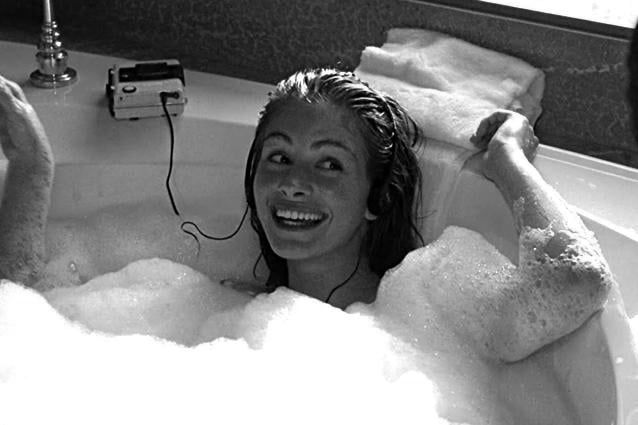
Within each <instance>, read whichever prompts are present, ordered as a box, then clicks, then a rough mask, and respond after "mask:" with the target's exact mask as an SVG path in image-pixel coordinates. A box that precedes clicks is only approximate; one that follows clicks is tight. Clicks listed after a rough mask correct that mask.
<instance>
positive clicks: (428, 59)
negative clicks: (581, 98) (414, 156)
mask: <svg viewBox="0 0 638 425" xmlns="http://www.w3.org/2000/svg"><path fill="white" fill-rule="evenodd" d="M355 74H357V76H358V77H359V78H360V79H361V80H363V81H366V82H368V83H369V84H370V85H371V86H372V87H374V88H376V89H378V90H380V91H382V92H385V93H387V94H388V95H390V96H392V97H393V98H394V99H396V100H397V101H399V103H401V105H403V107H405V108H406V109H407V110H408V111H409V112H410V114H411V115H412V117H413V118H414V119H415V121H416V122H417V123H418V124H419V125H420V126H421V128H422V130H423V132H424V135H425V136H426V137H428V138H433V139H437V140H439V141H443V142H448V143H453V144H455V145H458V146H461V147H464V148H467V149H471V150H475V148H474V146H473V145H472V144H471V143H470V141H469V139H470V137H471V136H472V134H474V132H475V131H476V128H477V127H478V124H479V122H480V121H481V119H483V118H485V117H487V116H488V115H489V114H490V113H491V112H493V111H494V110H495V109H503V108H504V109H510V110H513V111H516V112H519V113H521V114H523V115H525V116H526V117H527V118H528V119H529V120H530V122H531V123H532V124H533V123H534V122H535V121H536V119H537V118H538V116H539V115H540V113H541V105H540V101H541V97H542V95H543V90H544V88H545V75H544V74H543V72H542V71H541V70H539V69H537V68H534V67H533V66H531V65H529V64H528V63H526V62H524V61H522V60H520V59H518V58H515V57H512V56H508V55H505V54H503V53H499V52H495V51H493V50H488V49H485V48H482V47H479V46H476V45H474V44H471V43H468V42H466V41H463V40H459V39H457V38H453V37H450V36H448V35H445V34H441V33H437V32H433V31H426V30H421V29H407V28H393V29H391V30H389V31H388V36H387V41H386V43H385V44H383V45H382V46H381V47H375V46H368V47H366V48H365V49H364V50H363V52H362V54H361V62H360V64H359V66H358V67H357V69H355Z"/></svg>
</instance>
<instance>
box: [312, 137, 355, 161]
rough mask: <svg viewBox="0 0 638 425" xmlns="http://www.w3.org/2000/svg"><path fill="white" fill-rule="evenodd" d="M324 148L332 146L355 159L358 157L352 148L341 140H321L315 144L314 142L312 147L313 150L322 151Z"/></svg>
mask: <svg viewBox="0 0 638 425" xmlns="http://www.w3.org/2000/svg"><path fill="white" fill-rule="evenodd" d="M324 146H332V147H335V148H338V149H342V150H344V151H346V152H347V153H348V154H350V155H352V156H353V157H354V158H356V157H357V155H355V153H354V151H353V150H352V149H351V148H350V146H348V145H347V144H346V143H344V142H342V141H340V140H335V139H321V140H317V141H315V142H312V145H310V147H311V148H312V149H320V148H322V147H324Z"/></svg>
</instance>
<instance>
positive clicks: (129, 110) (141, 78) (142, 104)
mask: <svg viewBox="0 0 638 425" xmlns="http://www.w3.org/2000/svg"><path fill="white" fill-rule="evenodd" d="M184 85H185V83H184V69H183V68H182V65H181V64H180V63H179V61H177V60H176V59H163V60H157V61H141V62H126V63H121V64H116V65H114V66H113V68H110V69H109V71H108V83H107V84H106V96H107V97H108V99H109V111H110V112H111V115H113V117H114V118H115V119H137V118H146V117H159V116H163V115H165V112H164V107H163V106H162V101H163V100H164V101H165V103H166V109H167V110H168V113H169V114H170V115H174V116H177V115H180V114H182V113H183V112H184V106H185V105H186V101H187V99H186V95H185V92H184Z"/></svg>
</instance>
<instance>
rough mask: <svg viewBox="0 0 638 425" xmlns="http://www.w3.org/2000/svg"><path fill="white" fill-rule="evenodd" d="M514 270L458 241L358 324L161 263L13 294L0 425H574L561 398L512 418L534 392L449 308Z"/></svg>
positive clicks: (6, 298)
mask: <svg viewBox="0 0 638 425" xmlns="http://www.w3.org/2000/svg"><path fill="white" fill-rule="evenodd" d="M462 246H465V247H466V249H465V250H460V251H459V250H457V249H458V248H460V247H462ZM468 255H471V257H468ZM452 266H454V267H452ZM446 267H451V270H449V272H446V271H445V269H446ZM511 268H513V266H512V265H511V264H509V263H508V261H507V260H506V259H505V258H504V257H502V256H500V254H498V253H497V252H496V251H495V250H494V249H493V248H492V249H490V248H489V244H487V243H486V242H485V241H484V240H482V238H481V237H480V235H477V234H475V233H474V232H470V231H467V230H463V229H458V228H452V229H449V230H446V232H445V233H444V234H443V236H442V237H441V238H440V239H439V240H438V241H437V242H435V243H434V244H431V245H430V246H428V247H426V248H423V249H422V250H419V251H417V252H415V253H414V254H411V255H410V256H409V257H408V258H407V259H406V261H405V262H404V263H403V264H402V265H400V266H399V267H397V268H395V269H394V270H393V271H391V272H390V273H389V274H388V275H387V276H386V277H385V278H384V279H383V281H382V283H381V287H380V291H379V296H378V299H377V301H376V302H375V303H373V304H370V305H364V304H355V305H353V306H351V307H349V308H348V309H347V311H346V312H344V311H341V310H338V309H335V308H332V307H331V306H329V305H327V304H324V303H322V302H320V301H317V300H315V299H312V298H309V297H306V296H303V295H301V294H298V293H296V292H293V291H291V290H287V289H285V288H280V289H278V290H277V291H275V292H274V293H272V294H262V295H258V296H256V297H254V298H248V297H246V296H245V295H242V294H238V293H235V292H234V291H232V290H231V289H229V288H225V287H223V286H222V285H220V284H219V283H218V282H215V281H211V280H210V279H208V278H207V277H205V276H204V275H203V274H201V273H199V272H197V271H195V270H193V269H192V268H190V267H188V266H184V265H180V264H176V263H174V262H172V261H170V260H165V259H149V260H140V261H136V262H133V263H131V264H129V265H128V266H126V267H125V268H123V269H122V270H120V271H118V272H115V273H111V274H107V275H105V276H101V277H97V278H95V279H93V280H91V281H89V282H87V283H86V284H85V285H82V286H77V287H68V288H58V289H54V290H50V291H47V292H45V293H44V294H40V293H38V292H36V291H34V290H31V289H27V288H24V287H22V286H19V285H17V284H14V283H11V282H8V281H3V283H2V284H0V347H2V356H0V400H2V401H3V402H2V405H3V407H2V411H1V412H0V423H2V424H3V425H4V424H7V425H13V424H36V423H45V422H52V423H58V422H64V423H65V424H76V423H78V424H79V423H82V424H84V423H87V422H90V423H98V424H99V423H105V424H106V423H109V424H111V423H122V424H128V423H157V424H162V423H176V422H177V423H194V424H197V423H210V422H211V421H215V420H217V421H219V422H223V423H249V422H256V421H259V422H262V423H283V424H286V423H295V424H297V423H311V424H312V423H362V424H366V423H369V424H375V423H390V422H392V423H402V424H403V423H406V424H409V423H428V424H429V423H432V424H447V423H452V422H454V423H473V424H484V423H490V424H505V423H513V422H516V423H520V424H524V423H553V424H563V423H574V422H575V421H573V420H571V419H573V415H570V413H569V412H568V410H569V407H566V406H564V405H562V404H561V401H560V400H564V397H562V398H561V397H553V396H552V394H553V393H552V392H551V391H549V395H544V400H545V401H546V403H547V404H546V405H544V409H541V410H542V411H540V412H534V415H535V418H534V420H529V421H528V420H527V419H529V418H525V417H521V416H520V414H519V415H518V416H513V413H512V411H510V410H509V408H508V406H509V405H510V402H512V400H513V398H515V397H516V393H517V391H518V392H519V394H518V395H519V396H520V399H525V400H528V399H529V397H530V396H532V397H533V392H530V390H529V388H527V387H526V386H524V385H523V386H521V385H520V381H518V380H512V382H515V383H516V385H514V386H507V385H504V384H503V383H502V382H501V381H499V376H501V375H502V373H501V372H502V368H503V366H499V365H496V364H493V363H490V362H487V361H485V360H483V358H482V357H481V356H480V355H479V354H477V352H476V350H474V349H473V347H472V346H471V344H468V343H467V341H465V339H464V338H463V337H462V335H458V334H457V333H456V331H455V330H454V327H453V326H452V325H453V323H452V322H451V320H450V318H449V317H445V315H443V314H441V308H438V307H439V306H437V302H438V301H437V300H441V301H442V300H443V297H444V296H447V297H448V299H449V296H450V292H449V291H450V290H457V289H458V290H459V291H461V290H463V289H462V288H463V285H461V284H458V283H455V276H456V277H464V276H468V275H469V274H472V273H473V274H476V273H488V274H489V279H497V278H498V276H497V274H498V273H507V272H509V270H510V269H511ZM429 279H431V280H429ZM489 279H488V280H483V282H486V281H489ZM450 288H451V289H450ZM432 291H434V295H432ZM446 292H447V295H446ZM437 294H439V295H440V297H441V298H437V297H438V295H437ZM47 300H48V301H47ZM448 305H449V303H448ZM107 332H108V333H107ZM140 333H143V334H146V335H141V334H140ZM116 334H117V335H116ZM527 370H528V372H530V371H531V372H530V373H528V374H527V375H526V377H527V378H529V379H530V380H534V383H535V384H537V383H538V382H539V380H540V381H543V380H546V381H547V380H551V379H555V377H554V376H555V375H554V374H552V373H542V374H541V373H536V372H537V371H538V368H537V366H536V365H531V366H529V368H528V369H527ZM543 382H545V381H543ZM547 382H549V381H547ZM541 383H542V382H541ZM550 384H551V382H550ZM539 388H543V392H544V393H545V392H547V391H546V389H547V388H553V387H552V386H551V385H549V386H548V385H545V386H543V385H539ZM514 401H515V400H514ZM443 418H445V419H443ZM449 421H452V422H449Z"/></svg>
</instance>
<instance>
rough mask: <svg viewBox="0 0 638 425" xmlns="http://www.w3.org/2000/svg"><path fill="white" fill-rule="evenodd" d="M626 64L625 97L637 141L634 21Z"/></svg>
mask: <svg viewBox="0 0 638 425" xmlns="http://www.w3.org/2000/svg"><path fill="white" fill-rule="evenodd" d="M627 66H628V68H629V87H628V90H627V99H628V100H629V106H630V107H631V113H632V114H633V115H632V118H633V130H634V138H635V139H636V143H638V22H636V28H635V29H634V31H633V37H632V40H631V45H630V47H629V55H628V56H627Z"/></svg>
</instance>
